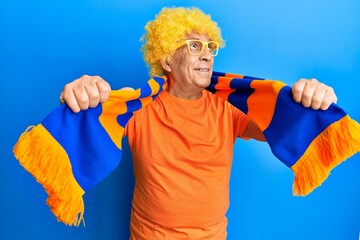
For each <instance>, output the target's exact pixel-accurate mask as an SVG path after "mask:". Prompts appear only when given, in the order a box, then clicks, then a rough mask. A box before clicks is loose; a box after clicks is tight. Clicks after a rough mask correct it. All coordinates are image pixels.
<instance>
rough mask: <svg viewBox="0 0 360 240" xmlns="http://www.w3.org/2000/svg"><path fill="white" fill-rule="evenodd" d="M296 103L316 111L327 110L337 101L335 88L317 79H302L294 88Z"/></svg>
mask: <svg viewBox="0 0 360 240" xmlns="http://www.w3.org/2000/svg"><path fill="white" fill-rule="evenodd" d="M292 93H293V98H294V101H296V102H298V103H301V104H302V105H303V106H304V107H311V108H312V109H314V110H317V109H322V110H326V109H328V108H329V107H330V105H331V103H333V102H335V103H336V101H337V97H336V95H335V92H334V90H333V88H331V87H329V86H327V85H325V84H323V83H320V82H319V81H318V80H316V79H315V78H312V79H304V78H303V79H300V80H299V81H298V82H297V83H295V84H294V85H293V87H292Z"/></svg>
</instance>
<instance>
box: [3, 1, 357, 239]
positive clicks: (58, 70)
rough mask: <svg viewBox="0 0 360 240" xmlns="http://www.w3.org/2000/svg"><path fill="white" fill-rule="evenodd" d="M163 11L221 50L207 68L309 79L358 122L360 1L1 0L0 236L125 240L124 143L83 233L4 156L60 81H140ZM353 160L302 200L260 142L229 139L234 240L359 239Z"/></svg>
mask: <svg viewBox="0 0 360 240" xmlns="http://www.w3.org/2000/svg"><path fill="white" fill-rule="evenodd" d="M163 6H198V7H200V8H201V9H203V10H204V11H205V12H207V13H211V14H212V16H213V19H214V20H216V21H217V22H218V23H219V25H220V27H221V28H222V32H223V36H224V38H225V39H226V44H227V46H226V47H225V48H224V49H222V50H221V52H220V54H219V56H218V57H217V58H216V63H215V69H216V70H219V71H228V72H235V73H244V74H247V75H254V76H260V77H266V78H270V79H281V80H283V81H285V82H287V83H289V84H292V83H294V82H295V81H296V80H297V79H298V78H300V77H308V78H310V77H316V78H318V79H319V80H320V81H323V82H325V83H327V84H328V85H331V86H333V87H334V88H335V90H336V92H337V95H338V98H339V101H338V103H339V104H340V105H341V106H343V107H344V108H345V109H346V110H347V112H348V113H349V114H350V115H351V116H352V117H353V118H354V119H356V120H357V121H360V107H359V104H360V94H359V89H360V83H359V80H360V14H359V13H360V1H358V0H342V1H334V0H301V1H300V0H296V1H288V0H271V1H270V0H269V1H268V0H251V1H246V0H245V1H233V0H223V1H210V0H204V1H196V0H191V1H185V0H184V1H160V0H156V1H155V0H154V1H140V0H132V1H124V0H76V1H74V0H71V1H70V0H63V1H45V0H33V1H26V0H1V1H0V79H1V90H0V91H1V94H0V108H1V112H2V114H1V116H2V117H1V124H0V131H1V139H0V148H1V149H0V156H1V161H0V164H1V165H0V187H1V192H0V193H1V196H0V211H1V214H0V239H4V240H13V239H14V240H17V239H37V240H42V239H44V240H45V239H46V240H48V239H51V240H58V239H59V240H60V239H61V240H62V239H71V240H72V239H76V240H78V239H80V240H82V239H86V240H92V239H105V240H112V239H127V238H128V236H129V230H128V229H129V214H130V206H131V197H132V188H133V185H134V180H133V174H132V163H131V157H130V154H129V150H128V147H125V156H124V157H123V160H122V162H121V163H120V165H119V167H118V168H117V169H116V171H114V172H113V173H112V174H111V175H110V176H109V177H107V178H106V179H105V181H103V182H102V183H100V184H99V185H98V186H96V187H95V188H93V189H91V190H90V191H88V192H87V193H86V195H85V197H84V198H85V203H86V211H85V218H86V227H83V226H81V227H79V228H76V227H66V226H64V225H63V224H61V223H57V222H56V219H55V218H54V216H53V215H52V214H51V213H50V211H49V209H48V207H47V206H46V205H45V199H46V194H45V192H44V191H43V189H42V188H41V186H40V185H38V184H37V183H36V182H35V180H34V179H33V178H32V177H31V176H30V174H28V173H27V172H25V171H24V170H23V169H22V167H20V166H19V164H18V162H17V161H16V160H15V159H14V157H13V155H12V152H11V150H12V146H13V145H14V143H15V142H16V140H17V138H18V136H19V135H20V134H21V132H22V131H24V130H25V128H26V127H27V126H28V125H33V124H37V123H39V122H40V121H41V120H42V119H43V118H44V117H45V116H46V115H47V113H49V112H50V111H51V110H52V109H54V108H55V107H56V106H58V104H59V98H58V97H59V94H60V92H61V89H62V87H63V86H64V84H65V83H67V82H69V81H71V80H73V79H75V78H78V77H80V76H81V75H83V74H89V75H100V76H102V77H103V78H104V79H106V80H107V81H109V82H110V84H111V85H112V87H113V88H114V89H116V88H120V87H122V86H132V87H138V86H140V85H141V84H142V83H143V82H144V81H146V80H147V79H148V75H147V69H146V67H145V64H144V62H143V60H142V56H141V54H140V51H139V48H140V42H139V38H140V37H141V35H142V34H143V27H144V25H145V24H146V22H147V21H148V20H152V19H153V18H154V15H155V14H156V13H157V12H159V11H160V9H161V8H162V7H163ZM359 170H360V156H359V154H357V155H355V156H353V157H352V158H350V159H349V160H348V161H346V162H345V163H343V164H341V165H340V166H339V167H338V168H336V169H335V170H334V171H333V172H332V174H331V176H330V177H329V178H328V180H327V181H326V182H325V183H324V184H323V185H322V186H321V187H320V188H318V189H316V190H315V191H314V192H313V193H311V194H310V195H309V196H307V197H305V198H303V197H293V196H292V194H291V184H292V180H293V174H292V172H291V171H290V170H289V169H288V168H286V167H285V166H284V165H282V164H281V163H279V162H278V161H277V160H276V159H275V158H274V157H273V156H272V154H271V152H270V150H269V148H268V147H267V145H266V144H264V143H257V142H255V141H242V140H238V141H237V142H236V146H235V154H234V164H233V170H232V180H231V204H230V210H229V212H228V217H229V227H228V232H229V237H228V239H231V240H238V239H246V240H253V239H293V240H297V239H299V240H300V239H307V240H318V239H328V240H335V239H336V240H340V239H341V240H343V239H358V238H359V231H360V174H359Z"/></svg>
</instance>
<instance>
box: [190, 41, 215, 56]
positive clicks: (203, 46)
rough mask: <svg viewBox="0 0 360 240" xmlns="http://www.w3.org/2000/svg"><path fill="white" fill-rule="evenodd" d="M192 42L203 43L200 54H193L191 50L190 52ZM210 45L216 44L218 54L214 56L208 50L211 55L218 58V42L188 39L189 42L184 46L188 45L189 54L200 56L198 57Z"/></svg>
mask: <svg viewBox="0 0 360 240" xmlns="http://www.w3.org/2000/svg"><path fill="white" fill-rule="evenodd" d="M192 41H195V42H201V44H202V45H201V50H200V52H199V53H193V52H191V50H190V43H191V42H192ZM209 43H214V44H216V52H215V54H212V53H211V51H210V50H209V49H208V50H209V53H210V55H211V56H212V57H216V56H217V55H218V53H219V43H218V42H215V41H202V40H200V39H187V40H185V44H184V45H187V49H188V52H189V53H190V54H191V55H194V56H198V55H200V54H202V53H203V52H204V48H205V46H208V44H209Z"/></svg>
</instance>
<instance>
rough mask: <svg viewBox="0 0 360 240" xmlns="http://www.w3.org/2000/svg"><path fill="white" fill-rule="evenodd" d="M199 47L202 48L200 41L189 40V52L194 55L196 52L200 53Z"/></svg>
mask: <svg viewBox="0 0 360 240" xmlns="http://www.w3.org/2000/svg"><path fill="white" fill-rule="evenodd" d="M201 49H202V42H200V41H197V40H191V41H189V51H190V53H192V54H194V55H198V54H200V53H201Z"/></svg>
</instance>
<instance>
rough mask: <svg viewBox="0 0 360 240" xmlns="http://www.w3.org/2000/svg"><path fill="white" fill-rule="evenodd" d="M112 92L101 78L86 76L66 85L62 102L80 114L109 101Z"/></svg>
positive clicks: (61, 96) (61, 95)
mask: <svg viewBox="0 0 360 240" xmlns="http://www.w3.org/2000/svg"><path fill="white" fill-rule="evenodd" d="M110 91H111V88H110V85H109V84H108V83H107V82H106V81H105V80H103V79H102V78H101V77H99V76H88V75H84V76H82V77H80V78H78V79H76V80H74V81H73V82H71V83H68V84H66V85H65V87H64V89H63V91H62V92H61V94H60V102H65V103H66V104H67V105H68V106H69V107H70V108H71V110H72V111H73V112H79V111H80V110H86V109H88V108H89V107H90V108H94V107H96V106H97V105H98V104H99V103H100V102H105V101H106V100H108V98H109V94H110Z"/></svg>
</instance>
